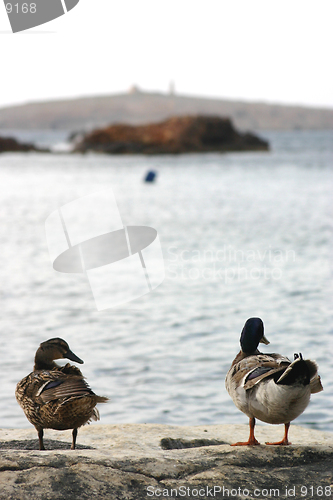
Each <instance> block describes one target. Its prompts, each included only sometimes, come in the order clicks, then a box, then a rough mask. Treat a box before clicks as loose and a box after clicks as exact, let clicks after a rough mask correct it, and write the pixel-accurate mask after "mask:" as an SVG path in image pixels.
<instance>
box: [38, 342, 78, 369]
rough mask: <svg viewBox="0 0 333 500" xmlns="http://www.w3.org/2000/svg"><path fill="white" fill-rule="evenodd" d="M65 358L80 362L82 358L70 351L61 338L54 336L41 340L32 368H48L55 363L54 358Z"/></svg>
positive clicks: (54, 365)
mask: <svg viewBox="0 0 333 500" xmlns="http://www.w3.org/2000/svg"><path fill="white" fill-rule="evenodd" d="M62 358H67V359H70V360H71V361H75V362H76V363H80V364H82V363H83V361H82V359H80V358H78V357H77V356H76V354H74V352H72V351H71V350H70V348H69V346H68V344H67V342H65V341H64V340H63V339H60V338H54V339H49V340H46V341H45V342H42V343H41V345H40V346H39V348H38V350H37V352H36V356H35V366H34V370H49V369H52V368H55V367H56V366H57V365H56V364H55V363H54V362H53V361H54V360H55V359H62Z"/></svg>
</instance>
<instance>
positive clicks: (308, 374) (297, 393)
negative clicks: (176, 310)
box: [225, 318, 323, 446]
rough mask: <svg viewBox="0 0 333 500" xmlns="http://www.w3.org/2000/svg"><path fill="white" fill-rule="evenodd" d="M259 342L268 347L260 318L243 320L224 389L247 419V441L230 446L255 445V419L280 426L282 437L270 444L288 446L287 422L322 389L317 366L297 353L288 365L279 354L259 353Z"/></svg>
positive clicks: (300, 411) (303, 408)
mask: <svg viewBox="0 0 333 500" xmlns="http://www.w3.org/2000/svg"><path fill="white" fill-rule="evenodd" d="M259 343H263V344H269V341H268V340H267V339H266V337H265V335H264V324H263V322H262V320H261V319H260V318H250V319H248V320H247V321H246V323H245V325H244V328H243V330H242V333H241V338H240V345H241V350H240V352H239V353H238V354H237V356H236V358H235V359H234V361H233V362H232V365H231V367H230V369H229V371H228V373H227V376H226V380H225V384H226V389H227V391H228V393H229V395H230V396H231V398H232V400H233V402H234V403H235V405H236V406H237V408H238V409H239V410H241V411H242V412H243V413H245V414H246V415H247V416H248V417H249V419H250V436H249V439H248V441H246V442H239V443H235V444H234V445H232V446H240V445H249V446H250V445H258V444H260V443H259V442H258V441H257V440H256V438H255V437H254V427H255V419H256V418H257V419H259V420H261V421H263V422H267V423H269V424H284V425H285V432H284V437H283V439H282V440H281V441H278V442H277V443H266V444H273V445H288V444H290V443H289V441H288V430H289V426H290V422H291V421H292V420H294V419H295V418H297V417H298V416H299V415H300V414H301V413H303V411H304V410H305V408H306V407H307V406H308V404H309V401H310V395H311V394H313V393H316V392H320V391H322V390H323V387H322V385H321V381H320V377H319V375H318V373H317V365H316V363H315V362H314V361H311V360H309V359H307V360H303V357H302V355H301V354H299V355H298V354H295V355H294V358H295V359H294V361H293V362H291V361H290V360H289V359H288V358H286V357H285V356H281V355H280V354H262V353H261V352H260V351H259V350H258V345H259Z"/></svg>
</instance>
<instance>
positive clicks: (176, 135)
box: [75, 116, 268, 154]
mask: <svg viewBox="0 0 333 500" xmlns="http://www.w3.org/2000/svg"><path fill="white" fill-rule="evenodd" d="M258 150H259V151H267V150H268V143H267V142H266V141H264V140H263V139H260V138H259V137H257V136H255V135H254V134H250V133H245V134H243V133H240V132H237V131H236V130H235V128H234V127H233V125H232V123H231V121H230V119H229V118H219V117H217V116H182V117H173V118H169V119H168V120H166V121H164V122H160V123H151V124H148V125H138V126H133V125H122V124H119V125H110V126H108V127H106V128H103V129H97V130H94V131H93V132H90V133H88V134H86V135H85V136H84V137H83V138H82V140H81V141H80V142H79V143H78V144H77V145H76V147H75V151H76V152H82V153H85V152H87V151H97V152H101V153H111V154H120V153H126V154H131V153H134V154H137V153H141V154H179V153H204V152H210V151H221V152H227V151H258Z"/></svg>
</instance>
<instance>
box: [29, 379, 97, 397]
mask: <svg viewBox="0 0 333 500" xmlns="http://www.w3.org/2000/svg"><path fill="white" fill-rule="evenodd" d="M88 395H94V393H93V392H92V390H91V389H90V387H89V386H88V384H87V383H86V382H85V380H84V379H83V378H82V377H79V376H71V377H68V378H61V377H57V378H54V379H53V380H48V381H46V382H45V383H44V384H43V385H42V386H41V387H40V388H39V390H38V392H37V394H36V399H38V401H39V402H40V403H48V402H49V401H54V400H65V399H68V398H70V397H82V396H88Z"/></svg>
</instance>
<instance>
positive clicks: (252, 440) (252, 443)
mask: <svg viewBox="0 0 333 500" xmlns="http://www.w3.org/2000/svg"><path fill="white" fill-rule="evenodd" d="M249 424H250V436H249V439H248V441H246V442H244V443H243V442H241V441H240V442H238V443H234V444H232V445H230V446H256V445H259V444H260V443H259V441H257V440H256V438H255V437H254V426H255V425H256V420H255V418H250V422H249Z"/></svg>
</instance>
